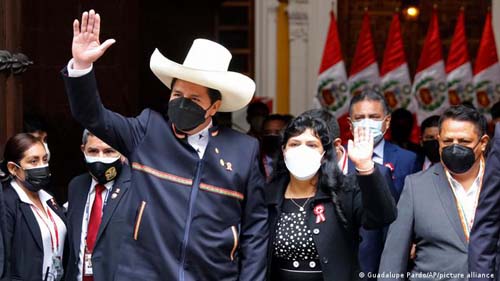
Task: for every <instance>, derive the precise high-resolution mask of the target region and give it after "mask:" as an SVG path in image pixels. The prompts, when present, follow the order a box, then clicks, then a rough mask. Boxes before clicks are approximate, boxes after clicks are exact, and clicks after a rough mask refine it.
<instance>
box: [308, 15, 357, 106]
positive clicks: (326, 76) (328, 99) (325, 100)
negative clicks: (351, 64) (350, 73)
mask: <svg viewBox="0 0 500 281" xmlns="http://www.w3.org/2000/svg"><path fill="white" fill-rule="evenodd" d="M316 100H317V101H319V103H320V104H321V106H323V107H326V108H328V109H330V110H332V111H334V112H335V114H336V115H337V116H341V115H342V114H344V113H346V112H347V110H348V107H349V91H348V88H347V74H346V71H345V64H344V60H343V58H342V50H341V49H340V40H339V33H338V29H337V21H336V19H335V14H334V13H333V11H331V12H330V26H329V27H328V34H327V37H326V43H325V48H324V50H323V58H322V59H321V66H320V68H319V75H318V85H317V92H316Z"/></svg>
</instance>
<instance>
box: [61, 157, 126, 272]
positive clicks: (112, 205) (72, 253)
mask: <svg viewBox="0 0 500 281" xmlns="http://www.w3.org/2000/svg"><path fill="white" fill-rule="evenodd" d="M91 183H92V177H91V176H90V174H89V173H85V174H82V175H79V176H77V177H75V178H73V179H72V180H71V182H70V183H69V187H68V241H69V256H68V258H69V260H68V267H67V270H66V280H67V281H68V280H69V281H74V280H77V276H78V272H79V268H78V261H79V258H80V256H79V254H80V243H81V233H82V220H83V216H84V212H85V204H86V203H87V195H88V193H89V190H90V185H91ZM129 186H130V166H128V165H123V169H122V171H121V173H120V175H119V176H118V178H117V179H116V180H115V183H114V185H113V188H112V189H111V190H110V193H109V195H108V197H107V201H106V204H105V205H104V209H103V216H102V221H101V225H100V226H99V231H98V233H97V238H96V242H95V246H94V252H93V254H92V266H93V272H94V280H95V281H99V280H102V281H109V280H113V279H114V275H115V271H116V269H117V266H118V262H119V259H120V255H122V254H123V253H121V251H120V247H121V244H122V241H123V239H124V238H125V236H126V235H128V236H129V237H131V236H132V224H133V218H131V216H130V215H131V212H129V211H128V209H131V208H128V207H129V200H130V198H131V197H130V196H129V195H130V192H131V190H129Z"/></svg>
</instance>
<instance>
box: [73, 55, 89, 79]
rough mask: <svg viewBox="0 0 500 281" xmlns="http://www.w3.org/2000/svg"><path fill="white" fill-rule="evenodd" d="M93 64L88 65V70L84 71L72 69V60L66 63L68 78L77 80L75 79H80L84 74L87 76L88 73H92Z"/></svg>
mask: <svg viewBox="0 0 500 281" xmlns="http://www.w3.org/2000/svg"><path fill="white" fill-rule="evenodd" d="M92 67H93V64H91V65H90V67H89V68H85V69H73V59H71V60H69V62H68V67H67V69H68V76H69V77H73V78H77V77H82V76H83V75H85V74H88V73H89V72H90V71H92Z"/></svg>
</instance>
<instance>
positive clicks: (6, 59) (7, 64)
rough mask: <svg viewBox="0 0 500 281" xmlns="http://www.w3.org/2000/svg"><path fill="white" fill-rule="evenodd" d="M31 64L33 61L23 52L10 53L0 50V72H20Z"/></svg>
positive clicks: (15, 73) (8, 73)
mask: <svg viewBox="0 0 500 281" xmlns="http://www.w3.org/2000/svg"><path fill="white" fill-rule="evenodd" d="M32 64H33V61H31V60H30V59H29V58H28V56H26V55H25V54H23V53H15V54H11V53H10V52H9V51H6V50H0V73H6V74H7V75H10V74H11V73H12V74H14V75H17V74H21V73H23V72H25V71H26V70H27V69H28V67H29V66H30V65H32Z"/></svg>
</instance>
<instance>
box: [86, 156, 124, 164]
mask: <svg viewBox="0 0 500 281" xmlns="http://www.w3.org/2000/svg"><path fill="white" fill-rule="evenodd" d="M118 159H120V155H118V156H116V157H96V156H88V155H87V154H85V161H87V163H95V162H101V163H104V164H111V163H113V162H115V161H116V160H118Z"/></svg>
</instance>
